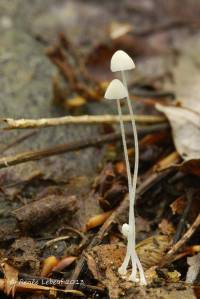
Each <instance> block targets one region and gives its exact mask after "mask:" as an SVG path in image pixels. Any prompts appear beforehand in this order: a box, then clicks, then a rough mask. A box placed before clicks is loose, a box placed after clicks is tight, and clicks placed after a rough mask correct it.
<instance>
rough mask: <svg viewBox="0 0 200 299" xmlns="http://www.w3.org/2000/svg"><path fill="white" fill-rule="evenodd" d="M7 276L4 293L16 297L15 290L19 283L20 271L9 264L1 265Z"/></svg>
mask: <svg viewBox="0 0 200 299" xmlns="http://www.w3.org/2000/svg"><path fill="white" fill-rule="evenodd" d="M1 267H2V269H3V272H4V275H5V283H4V292H5V294H6V295H8V296H10V295H12V297H14V296H15V288H16V284H17V281H18V271H17V270H16V269H15V268H14V267H12V266H10V265H9V264H7V263H3V264H1Z"/></svg>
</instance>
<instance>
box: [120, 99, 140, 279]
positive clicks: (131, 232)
mask: <svg viewBox="0 0 200 299" xmlns="http://www.w3.org/2000/svg"><path fill="white" fill-rule="evenodd" d="M117 109H118V114H119V122H120V129H121V134H122V143H123V148H124V157H125V163H126V169H127V178H128V190H129V201H130V205H129V232H128V236H127V239H128V244H127V252H126V256H125V259H124V262H123V264H122V266H121V267H120V268H119V273H120V274H122V275H124V274H126V271H127V266H128V263H129V260H130V259H131V261H132V267H133V273H135V275H134V277H135V278H134V279H132V280H134V281H135V280H136V272H137V267H136V263H137V260H136V257H135V217H134V197H133V195H134V192H133V187H132V178H131V169H130V163H129V158H128V150H127V144H126V135H125V129H124V123H123V119H122V110H121V105H120V100H119V99H118V100H117ZM133 250H134V253H133V255H132V254H131V252H132V251H133Z"/></svg>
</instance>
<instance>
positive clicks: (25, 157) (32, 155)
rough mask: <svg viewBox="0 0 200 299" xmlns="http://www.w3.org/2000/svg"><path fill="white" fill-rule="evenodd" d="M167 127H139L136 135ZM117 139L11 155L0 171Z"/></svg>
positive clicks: (105, 137) (2, 160) (100, 138)
mask: <svg viewBox="0 0 200 299" xmlns="http://www.w3.org/2000/svg"><path fill="white" fill-rule="evenodd" d="M167 127H168V124H157V125H154V126H147V127H139V128H138V133H139V134H140V135H142V134H145V133H150V132H153V131H158V130H162V129H166V128H167ZM127 136H132V132H127ZM119 139H121V134H120V133H112V134H106V135H102V136H98V137H96V138H94V137H92V138H91V137H90V138H88V139H84V140H80V141H75V142H71V143H68V144H61V145H57V146H54V147H51V148H46V149H42V150H30V151H26V152H22V153H19V154H16V155H13V156H8V157H2V158H0V169H1V168H5V167H9V166H12V165H17V164H20V163H24V162H27V161H34V160H40V159H42V158H46V157H50V156H53V155H58V154H63V153H66V152H70V151H75V150H80V149H84V148H87V147H93V146H98V145H102V144H105V143H109V142H113V141H117V140H119Z"/></svg>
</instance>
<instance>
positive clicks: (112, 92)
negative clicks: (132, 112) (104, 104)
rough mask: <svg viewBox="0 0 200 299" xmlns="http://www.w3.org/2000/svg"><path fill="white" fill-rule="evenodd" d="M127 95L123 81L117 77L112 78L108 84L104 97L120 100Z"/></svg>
mask: <svg viewBox="0 0 200 299" xmlns="http://www.w3.org/2000/svg"><path fill="white" fill-rule="evenodd" d="M127 96H128V92H127V89H126V88H125V87H124V85H123V83H122V82H121V81H120V80H118V79H114V80H112V81H111V82H110V84H109V85H108V87H107V90H106V93H105V96H104V97H105V98H106V99H108V100H120V99H124V98H126V97H127Z"/></svg>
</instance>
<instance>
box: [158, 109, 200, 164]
mask: <svg viewBox="0 0 200 299" xmlns="http://www.w3.org/2000/svg"><path fill="white" fill-rule="evenodd" d="M156 108H157V109H158V110H159V111H161V112H163V113H164V114H165V115H166V116H167V118H168V119H169V122H170V124H171V127H172V133H173V139H174V144H175V147H176V150H177V152H178V153H179V154H180V156H181V157H182V158H183V159H184V160H186V161H188V160H191V159H200V114H198V113H196V112H195V111H192V110H189V109H186V108H180V107H173V106H163V105H161V104H157V105H156Z"/></svg>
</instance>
